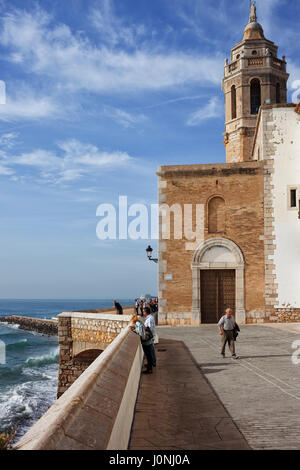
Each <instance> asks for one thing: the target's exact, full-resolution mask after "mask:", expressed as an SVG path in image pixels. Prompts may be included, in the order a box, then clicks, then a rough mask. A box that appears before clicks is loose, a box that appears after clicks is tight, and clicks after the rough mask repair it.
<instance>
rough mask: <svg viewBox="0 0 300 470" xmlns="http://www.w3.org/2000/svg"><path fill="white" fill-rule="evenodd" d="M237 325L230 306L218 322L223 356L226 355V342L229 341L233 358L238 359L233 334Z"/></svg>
mask: <svg viewBox="0 0 300 470" xmlns="http://www.w3.org/2000/svg"><path fill="white" fill-rule="evenodd" d="M235 326H236V323H235V319H234V317H233V315H232V310H231V308H228V309H227V310H226V313H225V315H223V317H222V318H221V320H220V321H219V323H218V328H219V331H220V335H221V336H222V350H221V355H222V357H223V358H224V357H225V347H226V343H228V345H229V349H230V352H231V354H232V359H237V355H236V354H235V344H234V335H233V332H234V328H235Z"/></svg>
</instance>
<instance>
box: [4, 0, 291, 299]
mask: <svg viewBox="0 0 300 470" xmlns="http://www.w3.org/2000/svg"><path fill="white" fill-rule="evenodd" d="M257 7H258V16H259V21H260V22H261V24H262V25H263V27H264V31H265V35H266V37H267V38H268V39H271V40H273V41H275V42H276V43H277V44H278V45H279V56H280V57H281V56H282V55H283V54H285V55H286V56H287V61H288V71H289V72H290V73H291V78H290V81H289V87H290V88H289V99H291V93H292V91H293V90H292V84H293V83H294V82H295V81H296V80H300V52H299V47H298V45H299V41H300V32H299V18H300V2H299V1H298V0H258V1H257ZM248 16H249V2H248V1H247V0H244V1H240V0H230V1H229V0H221V1H220V0H206V1H204V0H172V1H170V0H151V2H150V1H149V0H114V1H113V0H67V1H64V2H62V1H58V0H51V1H50V0H49V1H48V0H42V1H40V2H38V1H34V2H33V1H28V0H10V1H6V0H0V80H3V81H5V83H6V88H7V102H6V104H5V105H0V221H1V226H0V228H1V230H0V241H1V245H0V281H1V282H0V297H1V298H110V297H116V298H130V297H134V296H136V295H140V294H141V293H143V292H153V293H156V292H157V272H156V271H157V266H156V265H155V264H154V263H152V264H151V263H149V262H147V260H146V255H145V248H146V246H147V244H148V240H137V241H133V240H127V241H126V240H121V241H117V240H116V241H114V240H110V241H100V240H98V239H97V237H96V226H97V222H98V219H97V217H96V209H97V206H98V205H99V204H101V203H112V204H117V202H118V197H119V195H126V196H128V201H129V203H130V204H131V203H145V204H148V205H150V204H151V203H156V202H157V181H156V176H155V172H156V170H157V167H158V166H159V165H166V164H169V165H170V164H184V163H187V164H188V163H210V162H223V161H224V160H225V152H224V147H223V144H222V133H223V130H224V109H223V107H224V106H223V102H224V98H223V94H222V91H221V80H222V75H223V65H224V60H225V58H226V57H229V54H230V49H231V48H232V47H233V45H234V44H236V43H237V42H239V41H240V40H241V39H242V33H243V29H244V27H245V25H246V24H247V22H248ZM299 88H300V87H299ZM152 244H153V247H154V248H156V246H157V245H156V243H155V242H153V243H152Z"/></svg>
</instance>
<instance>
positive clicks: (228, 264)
mask: <svg viewBox="0 0 300 470" xmlns="http://www.w3.org/2000/svg"><path fill="white" fill-rule="evenodd" d="M191 267H192V282H193V305H192V322H193V324H201V323H217V321H218V320H219V318H220V317H221V316H222V315H223V314H224V313H225V310H226V308H227V307H231V308H232V309H233V311H234V313H235V317H236V320H237V322H238V323H245V306H244V297H245V296H244V269H245V263H244V257H243V254H242V251H241V250H240V248H239V247H238V246H237V245H236V244H235V243H234V242H233V241H231V240H228V239H226V238H211V239H209V240H206V241H205V242H203V243H202V244H201V245H200V246H199V247H198V249H197V250H196V251H195V254H194V258H193V262H192V265H191Z"/></svg>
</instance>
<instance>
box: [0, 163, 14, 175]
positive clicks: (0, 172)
mask: <svg viewBox="0 0 300 470" xmlns="http://www.w3.org/2000/svg"><path fill="white" fill-rule="evenodd" d="M13 174H14V172H13V171H12V170H10V169H9V168H7V167H6V166H4V165H1V164H0V176H11V175H13Z"/></svg>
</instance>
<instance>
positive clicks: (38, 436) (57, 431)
mask: <svg viewBox="0 0 300 470" xmlns="http://www.w3.org/2000/svg"><path fill="white" fill-rule="evenodd" d="M142 361H143V352H142V347H141V343H140V339H139V336H138V335H135V334H134V333H132V332H131V330H130V328H129V327H127V328H126V329H124V330H122V332H121V333H120V334H119V335H118V336H117V338H116V339H115V340H114V341H113V342H112V343H111V344H110V345H109V346H108V348H107V349H106V350H105V351H104V352H103V353H102V354H101V355H100V356H99V357H98V358H97V359H96V360H95V361H94V362H93V363H92V364H91V365H90V366H89V367H88V369H86V370H85V371H84V372H83V373H82V374H81V375H80V377H79V378H78V379H77V380H76V381H75V382H74V383H73V385H71V387H70V388H69V389H68V390H67V391H66V392H65V393H64V394H63V395H62V396H61V397H60V398H59V400H57V401H56V402H55V404H54V405H53V406H52V407H51V408H50V409H49V410H48V411H47V413H46V414H45V415H44V416H42V418H41V419H40V420H39V421H38V422H37V423H36V424H35V425H34V426H33V427H32V428H31V429H30V430H29V431H28V432H27V433H26V434H25V436H23V438H22V439H21V440H20V441H19V442H18V443H17V444H16V445H15V447H14V448H15V450H106V449H114V450H126V449H127V447H128V442H129V438H130V431H131V425H132V420H133V416H134V407H135V402H136V398H137V393H138V388H139V381H140V374H141V367H142Z"/></svg>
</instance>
